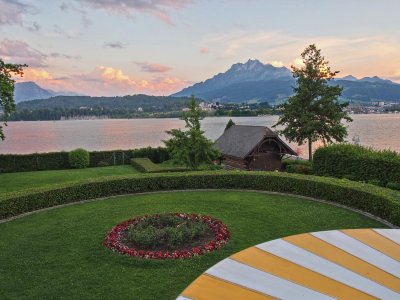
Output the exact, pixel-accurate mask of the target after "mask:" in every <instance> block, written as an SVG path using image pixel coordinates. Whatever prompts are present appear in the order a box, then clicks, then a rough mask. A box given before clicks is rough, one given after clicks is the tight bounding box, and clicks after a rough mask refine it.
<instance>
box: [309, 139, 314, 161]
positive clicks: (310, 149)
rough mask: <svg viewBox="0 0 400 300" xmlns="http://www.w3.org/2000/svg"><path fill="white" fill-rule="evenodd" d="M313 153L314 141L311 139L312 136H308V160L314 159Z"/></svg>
mask: <svg viewBox="0 0 400 300" xmlns="http://www.w3.org/2000/svg"><path fill="white" fill-rule="evenodd" d="M312 154H313V153H312V141H311V138H308V160H309V161H312V157H313V155H312Z"/></svg>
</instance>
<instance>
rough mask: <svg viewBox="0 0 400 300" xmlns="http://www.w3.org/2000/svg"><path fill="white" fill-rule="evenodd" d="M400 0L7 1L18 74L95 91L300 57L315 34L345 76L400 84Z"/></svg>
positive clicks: (10, 49) (165, 83) (0, 29)
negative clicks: (22, 72) (20, 69)
mask: <svg viewBox="0 0 400 300" xmlns="http://www.w3.org/2000/svg"><path fill="white" fill-rule="evenodd" d="M399 13H400V1H398V0H380V1H373V0H346V1H344V0H335V1H328V0H215V1H210V0H119V1H112V0H61V1H58V0H37V1H32V0H0V58H2V59H3V60H5V61H6V62H12V63H26V64H28V65H29V67H28V68H26V70H25V75H24V77H23V78H22V79H19V78H18V79H17V80H18V81H35V82H36V83H37V84H39V85H40V86H42V87H44V88H47V89H52V90H54V91H72V92H76V93H80V94H85V95H92V96H122V95H128V94H139V93H144V94H151V95H170V94H172V93H174V92H177V91H180V90H181V89H182V88H184V87H187V86H189V85H192V84H193V83H195V82H200V81H204V80H206V79H208V78H210V77H212V76H214V75H216V74H218V73H220V72H225V71H226V70H227V69H229V67H230V66H231V65H232V64H235V63H238V62H243V63H244V62H246V61H247V60H248V59H259V60H260V61H261V62H263V63H271V64H273V65H274V66H287V67H290V66H291V65H292V64H296V63H298V60H299V57H300V53H301V52H302V51H303V50H304V49H305V48H306V47H307V46H308V45H310V44H312V43H315V44H316V45H317V47H318V48H321V49H322V53H323V55H324V56H325V57H326V59H327V60H328V61H329V62H330V65H331V67H332V68H333V69H334V70H338V71H340V74H339V77H344V76H347V75H354V76H356V77H358V78H361V77H365V76H375V75H377V76H379V77H382V78H385V79H390V80H393V81H396V82H399V83H400V55H399V54H400V51H399V50H400V18H399Z"/></svg>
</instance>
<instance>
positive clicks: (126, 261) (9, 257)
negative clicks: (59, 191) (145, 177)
mask: <svg viewBox="0 0 400 300" xmlns="http://www.w3.org/2000/svg"><path fill="white" fill-rule="evenodd" d="M88 170H90V169H88ZM36 174H37V173H36ZM18 175H21V173H20V174H18ZM1 176H3V175H1ZM160 212H187V213H199V214H207V215H211V216H212V217H214V218H217V219H220V220H222V221H223V222H224V223H225V224H227V225H228V227H229V228H230V230H231V233H232V237H231V240H230V241H229V242H228V244H227V245H226V246H225V247H224V248H223V249H220V250H218V251H215V252H212V253H209V254H207V255H204V256H201V257H196V258H192V259H188V260H169V261H148V260H141V259H135V258H131V257H124V256H121V255H119V254H116V253H113V252H111V251H109V250H107V249H106V248H105V247H104V246H102V241H103V239H104V237H105V235H106V233H107V231H109V230H110V229H111V228H112V227H113V226H114V225H115V224H117V223H119V222H121V221H123V220H126V219H128V218H131V217H133V216H138V215H143V214H149V213H160ZM361 227H384V226H383V225H382V224H380V223H378V222H376V221H373V220H371V219H368V218H366V217H364V216H362V215H359V214H356V213H354V212H351V211H348V210H345V209H342V208H337V207H334V206H330V205H327V204H322V203H319V202H313V201H309V200H303V199H299V198H295V197H289V196H281V195H269V194H264V193H255V192H234V191H232V192H205V191H202V192H169V193H158V194H148V195H136V196H124V197H119V198H112V199H109V200H105V201H97V202H90V203H85V204H79V205H74V206H68V207H65V208H61V209H55V210H50V211H46V212H41V213H37V214H33V215H30V216H27V217H23V218H21V219H17V220H14V221H11V222H8V223H4V224H0V236H1V239H0V293H1V298H3V299H175V297H177V295H178V294H179V293H180V292H181V291H182V290H183V289H184V288H185V287H186V286H187V285H188V284H189V283H191V282H192V281H193V280H194V279H195V278H196V277H197V276H199V275H200V274H201V273H202V272H204V271H205V270H206V269H208V268H209V267H210V266H212V265H214V264H215V263H217V262H218V261H220V260H222V259H223V258H225V257H227V256H229V255H231V254H233V253H235V252H238V251H240V250H242V249H245V248H247V247H250V246H253V245H255V244H258V243H261V242H265V241H268V240H271V239H276V238H280V237H284V236H287V235H293V234H297V233H303V232H310V231H321V230H330V229H342V228H361Z"/></svg>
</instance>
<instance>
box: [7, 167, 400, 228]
mask: <svg viewBox="0 0 400 300" xmlns="http://www.w3.org/2000/svg"><path fill="white" fill-rule="evenodd" d="M185 189H243V190H263V191H272V192H282V193H290V194H295V195H301V196H308V197H314V198H318V199H323V200H328V201H332V202H336V203H340V204H343V205H346V206H349V207H352V208H356V209H359V210H362V211H364V212H368V213H371V214H373V215H375V216H378V217H381V218H383V219H385V220H387V221H389V222H391V223H393V224H396V225H400V193H399V192H397V191H392V190H389V189H384V188H380V187H377V186H373V185H370V184H363V183H357V182H352V181H349V180H345V179H334V178H325V177H315V176H304V175H299V174H288V173H277V172H228V171H214V172H192V173H169V174H163V175H161V174H148V175H146V174H144V175H142V176H124V177H114V178H113V177H111V178H107V179H102V180H89V181H82V182H80V183H75V184H64V185H59V186H57V187H56V188H42V189H37V190H31V191H29V192H27V191H26V192H18V193H10V194H3V195H1V196H0V219H4V218H9V217H12V216H16V215H19V214H22V213H25V212H29V211H34V210H38V209H41V208H46V207H51V206H55V205H60V204H66V203H71V202H76V201H80V200H87V199H94V198H100V197H109V196H113V195H122V194H131V193H140V192H151V191H162V190H185ZM316 217H317V216H316Z"/></svg>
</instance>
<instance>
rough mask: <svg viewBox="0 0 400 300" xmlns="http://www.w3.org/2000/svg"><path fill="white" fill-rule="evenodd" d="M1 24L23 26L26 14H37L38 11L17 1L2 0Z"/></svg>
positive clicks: (0, 10)
mask: <svg viewBox="0 0 400 300" xmlns="http://www.w3.org/2000/svg"><path fill="white" fill-rule="evenodd" d="M0 8H1V9H0V24H2V25H14V24H18V25H23V15H24V14H36V13H37V12H38V10H37V9H36V8H35V7H34V6H32V5H29V4H25V3H22V2H20V1H17V0H0Z"/></svg>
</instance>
